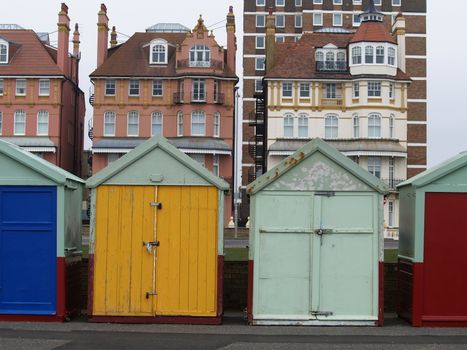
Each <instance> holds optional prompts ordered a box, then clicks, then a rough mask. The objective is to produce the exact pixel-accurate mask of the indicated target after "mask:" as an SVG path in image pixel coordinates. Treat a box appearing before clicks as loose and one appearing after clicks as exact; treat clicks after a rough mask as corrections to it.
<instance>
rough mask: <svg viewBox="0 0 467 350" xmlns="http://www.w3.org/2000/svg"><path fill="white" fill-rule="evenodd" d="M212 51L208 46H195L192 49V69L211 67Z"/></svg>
mask: <svg viewBox="0 0 467 350" xmlns="http://www.w3.org/2000/svg"><path fill="white" fill-rule="evenodd" d="M210 66H211V50H209V48H208V47H207V46H206V45H195V46H193V47H192V48H191V49H190V67H210Z"/></svg>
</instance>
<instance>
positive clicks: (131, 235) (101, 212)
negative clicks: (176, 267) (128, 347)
mask: <svg viewBox="0 0 467 350" xmlns="http://www.w3.org/2000/svg"><path fill="white" fill-rule="evenodd" d="M155 198H156V188H155V187H154V186H100V187H99V188H98V189H97V198H96V199H97V201H96V203H97V208H96V226H95V228H96V231H95V235H94V237H95V242H94V296H93V299H94V300H93V315H96V316H99V315H108V316H152V315H154V311H155V310H154V304H153V298H152V296H151V295H150V294H146V293H151V292H152V291H153V290H154V283H155V274H154V262H155V252H154V249H151V251H148V249H147V248H146V246H144V245H143V242H152V241H154V240H155V239H154V235H155V230H154V227H155V212H156V210H157V209H156V208H155V207H154V206H151V202H154V201H155Z"/></svg>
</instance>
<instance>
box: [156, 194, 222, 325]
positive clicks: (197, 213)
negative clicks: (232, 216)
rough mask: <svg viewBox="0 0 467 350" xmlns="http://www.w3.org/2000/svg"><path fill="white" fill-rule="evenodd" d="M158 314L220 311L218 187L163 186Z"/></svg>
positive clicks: (213, 314)
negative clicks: (218, 281)
mask: <svg viewBox="0 0 467 350" xmlns="http://www.w3.org/2000/svg"><path fill="white" fill-rule="evenodd" d="M158 201H159V202H161V204H162V209H161V210H160V211H158V217H157V239H158V241H159V242H160V245H159V247H157V260H156V292H157V296H156V297H155V298H154V302H155V309H156V315H185V316H216V313H217V202H218V200H217V189H216V188H215V187H199V186H183V187H179V186H161V187H159V189H158Z"/></svg>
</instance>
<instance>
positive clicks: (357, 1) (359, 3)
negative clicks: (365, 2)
mask: <svg viewBox="0 0 467 350" xmlns="http://www.w3.org/2000/svg"><path fill="white" fill-rule="evenodd" d="M352 3H353V4H354V5H361V3H362V0H353V1H352Z"/></svg>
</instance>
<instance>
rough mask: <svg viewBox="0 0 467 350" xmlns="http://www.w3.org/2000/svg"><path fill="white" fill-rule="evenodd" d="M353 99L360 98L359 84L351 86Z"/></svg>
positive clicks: (355, 83)
mask: <svg viewBox="0 0 467 350" xmlns="http://www.w3.org/2000/svg"><path fill="white" fill-rule="evenodd" d="M352 96H353V98H360V82H358V81H357V82H354V83H353V85H352Z"/></svg>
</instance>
